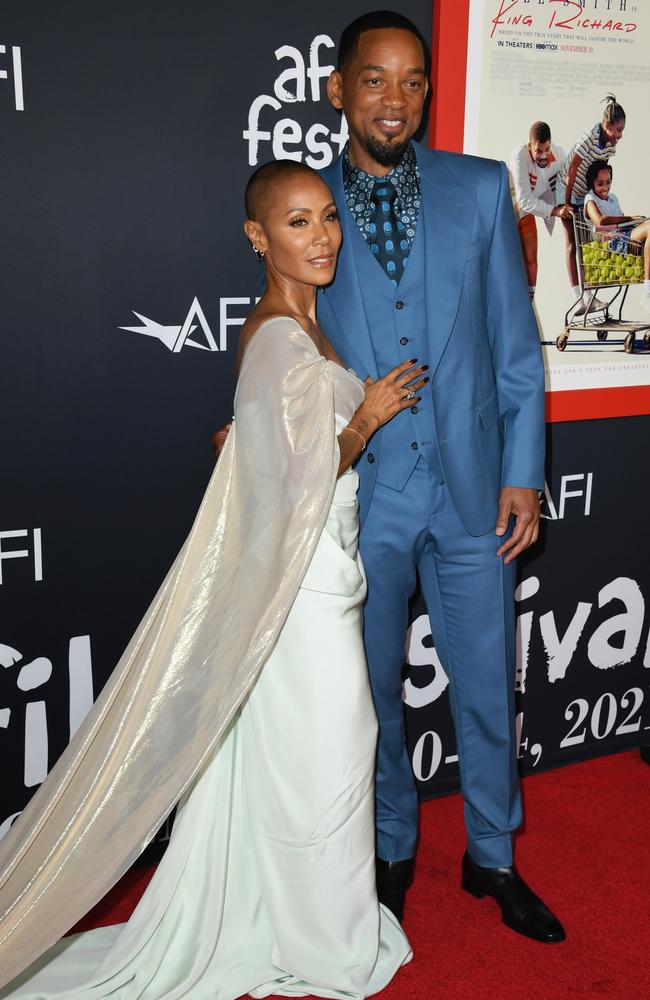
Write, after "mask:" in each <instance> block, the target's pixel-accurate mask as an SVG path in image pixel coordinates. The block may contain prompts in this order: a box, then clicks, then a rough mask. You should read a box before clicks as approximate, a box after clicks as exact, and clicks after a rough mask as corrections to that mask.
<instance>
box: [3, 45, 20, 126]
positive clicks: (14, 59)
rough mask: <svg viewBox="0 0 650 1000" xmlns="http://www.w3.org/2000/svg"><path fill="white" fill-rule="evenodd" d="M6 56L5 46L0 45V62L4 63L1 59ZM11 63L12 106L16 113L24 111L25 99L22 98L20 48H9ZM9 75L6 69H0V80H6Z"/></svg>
mask: <svg viewBox="0 0 650 1000" xmlns="http://www.w3.org/2000/svg"><path fill="white" fill-rule="evenodd" d="M6 54H7V46H6V45H0V62H4V60H3V59H2V58H1V57H2V56H4V55H6ZM11 63H12V68H13V72H12V78H13V84H14V106H15V108H16V111H24V110H25V99H24V96H23V61H22V56H21V54H20V46H19V45H12V46H11ZM8 79H9V74H8V72H7V70H6V69H0V80H8Z"/></svg>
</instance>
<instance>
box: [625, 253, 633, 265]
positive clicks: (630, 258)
mask: <svg viewBox="0 0 650 1000" xmlns="http://www.w3.org/2000/svg"><path fill="white" fill-rule="evenodd" d="M626 260H627V263H628V264H633V263H634V254H631V253H629V254H628V255H627V257H626Z"/></svg>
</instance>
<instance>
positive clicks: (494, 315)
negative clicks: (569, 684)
mask: <svg viewBox="0 0 650 1000" xmlns="http://www.w3.org/2000/svg"><path fill="white" fill-rule="evenodd" d="M415 150H416V159H417V166H418V170H419V176H420V192H421V204H420V205H419V209H418V213H419V214H418V217H417V226H416V230H415V237H414V240H413V244H412V247H411V249H410V254H409V258H408V267H406V268H405V270H404V273H403V276H402V277H401V279H400V280H399V283H398V285H397V287H395V285H394V283H392V282H391V281H390V280H389V277H388V275H387V273H386V271H385V270H384V269H383V268H382V267H381V266H380V264H379V262H378V261H377V260H376V259H375V257H374V256H373V254H372V252H371V249H370V247H369V245H368V243H367V242H366V240H365V239H364V236H363V235H362V233H361V231H360V229H359V226H358V225H357V222H356V221H355V218H354V216H353V214H352V211H351V209H350V207H349V206H348V203H347V200H346V192H345V189H344V180H343V160H342V159H341V158H339V159H338V160H337V161H336V162H335V163H333V164H332V166H330V167H328V168H327V169H326V170H324V171H323V172H322V176H323V178H324V180H325V181H326V182H327V184H328V185H329V187H330V188H331V190H332V192H333V194H334V198H335V201H336V203H337V206H338V208H339V214H340V219H341V227H342V230H343V245H342V248H341V253H340V256H339V260H338V265H337V271H336V277H335V280H334V282H333V284H332V285H331V286H329V287H328V288H327V289H326V290H325V291H324V292H323V293H322V294H320V295H319V300H318V318H319V322H320V323H321V325H322V327H323V329H324V330H325V332H326V334H327V336H328V337H329V339H330V340H331V342H332V343H333V344H334V346H335V348H336V350H337V351H338V353H339V354H340V356H341V358H342V359H343V361H344V362H345V364H346V365H349V366H351V367H352V368H354V370H355V371H356V372H357V374H358V375H359V376H360V377H362V378H365V377H366V376H367V375H370V376H371V377H372V378H374V379H376V378H378V377H380V376H381V375H384V374H386V372H388V371H389V370H390V369H391V368H393V367H394V366H395V365H398V364H400V363H401V362H403V361H406V360H408V359H410V358H417V359H418V361H419V363H420V364H424V363H428V364H429V366H430V371H429V374H430V376H431V384H430V387H428V388H427V389H425V390H423V391H422V392H421V393H420V395H421V397H422V398H421V401H420V402H418V403H415V402H414V404H413V406H412V407H411V408H410V409H408V410H406V411H404V412H402V413H400V414H398V415H397V416H396V417H395V418H393V420H391V421H390V422H389V423H388V424H386V425H385V426H384V427H382V428H381V430H379V431H378V432H377V433H376V434H375V435H374V436H373V438H372V439H371V441H370V442H369V444H368V447H367V449H366V451H365V452H364V453H363V455H362V456H361V459H360V460H359V462H358V464H357V469H358V472H359V474H360V480H361V482H360V490H359V502H360V517H361V524H362V531H361V553H362V556H363V560H364V563H365V566H366V571H367V575H368V600H367V606H366V610H365V644H366V652H367V656H368V663H369V670H370V679H371V685H372V691H373V697H374V701H375V707H376V710H377V715H378V718H379V728H380V736H379V749H378V759H377V853H378V855H379V857H381V858H383V859H384V860H386V861H398V860H403V859H406V858H410V857H413V856H414V854H415V846H416V840H417V822H418V807H417V796H416V790H415V784H414V778H413V773H412V769H411V765H410V761H409V759H408V755H407V751H406V747H405V741H404V719H403V703H402V683H401V670H402V667H403V664H404V645H405V634H406V629H407V603H408V599H409V596H410V595H411V594H412V592H413V590H414V587H415V578H416V571H417V573H418V574H419V576H420V581H421V585H422V592H423V595H424V598H425V601H426V605H427V609H428V612H429V618H430V621H431V629H432V633H433V638H434V643H435V646H436V649H437V651H438V653H439V656H440V659H441V661H442V664H443V666H444V668H445V670H446V672H447V674H448V676H449V679H450V699H451V707H452V713H453V717H454V724H455V730H456V741H457V746H458V754H459V762H460V774H461V785H462V791H463V796H464V799H465V821H466V826H467V835H468V848H469V851H470V854H471V855H472V857H473V858H474V860H475V861H476V862H477V863H478V864H479V865H484V866H487V867H496V866H502V865H510V864H512V844H511V839H512V836H511V835H512V831H513V830H514V829H515V828H516V827H517V826H518V825H519V823H520V822H521V801H520V795H519V785H518V779H517V771H516V746H515V727H514V717H515V711H514V670H515V621H514V594H513V590H514V564H512V563H511V564H509V565H508V566H505V565H504V564H503V560H502V559H501V558H497V557H496V550H497V548H498V546H499V544H500V540H499V539H498V538H497V536H496V535H495V523H496V518H497V511H498V499H499V490H500V487H502V486H520V487H532V488H535V489H542V488H543V485H544V468H543V465H544V461H543V460H544V371H543V365H542V359H541V349H540V341H539V335H538V331H537V326H536V323H535V319H534V316H533V313H532V310H531V306H530V302H529V298H528V288H527V285H526V279H525V276H524V270H523V263H522V256H521V248H520V244H519V238H518V235H517V230H516V227H515V222H514V215H513V210H512V205H511V202H510V193H509V185H508V178H507V173H506V170H505V167H504V165H503V164H498V163H496V162H494V161H491V160H483V159H478V158H475V157H469V156H459V155H456V154H451V153H442V152H437V151H432V150H427V149H424V148H422V147H418V146H416V147H415Z"/></svg>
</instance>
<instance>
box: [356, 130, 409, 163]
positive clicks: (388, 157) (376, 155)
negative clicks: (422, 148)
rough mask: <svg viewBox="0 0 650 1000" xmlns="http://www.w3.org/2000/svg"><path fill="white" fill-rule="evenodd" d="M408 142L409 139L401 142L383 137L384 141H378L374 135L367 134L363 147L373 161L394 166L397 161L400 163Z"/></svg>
mask: <svg viewBox="0 0 650 1000" xmlns="http://www.w3.org/2000/svg"><path fill="white" fill-rule="evenodd" d="M409 142H410V139H406V140H404V141H402V142H395V141H393V140H392V139H385V140H384V142H380V141H379V140H378V139H375V138H374V136H372V135H368V136H366V141H365V147H366V152H367V153H369V154H370V156H372V158H373V160H374V161H375V163H379V164H381V166H382V167H396V166H397V165H398V163H401V161H402V157H403V156H404V153H405V152H406V148H407V146H408V144H409Z"/></svg>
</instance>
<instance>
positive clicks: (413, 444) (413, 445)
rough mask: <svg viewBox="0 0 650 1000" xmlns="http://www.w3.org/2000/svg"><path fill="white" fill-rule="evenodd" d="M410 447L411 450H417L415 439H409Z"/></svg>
mask: <svg viewBox="0 0 650 1000" xmlns="http://www.w3.org/2000/svg"><path fill="white" fill-rule="evenodd" d="M411 448H412V449H413V451H417V450H418V443H417V441H411Z"/></svg>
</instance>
